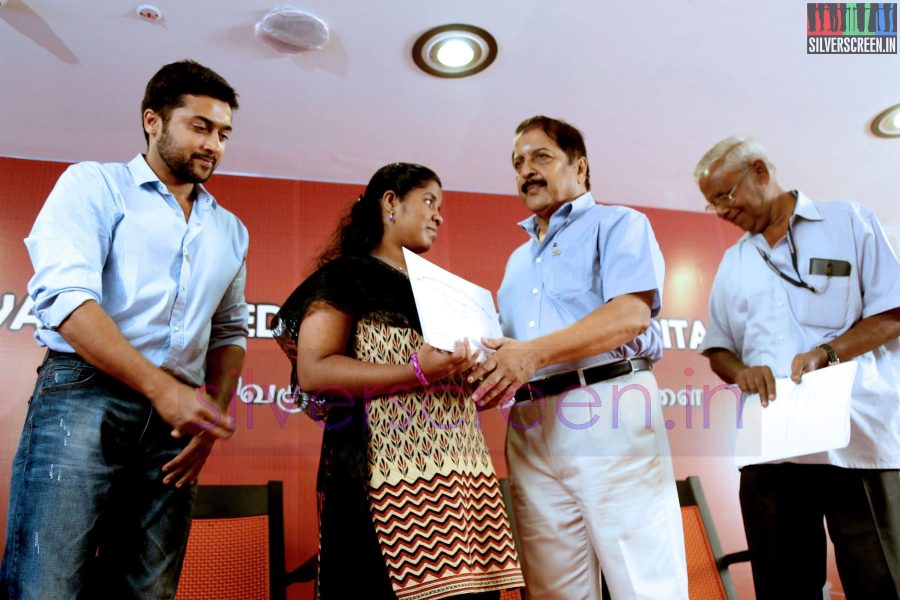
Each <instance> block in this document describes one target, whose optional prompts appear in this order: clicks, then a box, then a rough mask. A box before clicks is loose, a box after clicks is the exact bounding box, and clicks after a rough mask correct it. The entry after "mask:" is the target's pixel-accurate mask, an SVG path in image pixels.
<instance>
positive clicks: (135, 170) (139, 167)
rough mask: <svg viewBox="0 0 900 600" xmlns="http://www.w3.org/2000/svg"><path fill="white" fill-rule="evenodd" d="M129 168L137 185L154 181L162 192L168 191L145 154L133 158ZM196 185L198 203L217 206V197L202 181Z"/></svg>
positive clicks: (140, 185)
mask: <svg viewBox="0 0 900 600" xmlns="http://www.w3.org/2000/svg"><path fill="white" fill-rule="evenodd" d="M128 170H129V171H130V172H131V177H132V178H133V179H134V184H135V185H136V186H138V187H142V186H143V185H144V184H147V183H153V184H155V185H154V187H156V188H157V189H159V190H160V191H161V192H165V191H167V190H166V186H165V184H164V183H163V182H162V181H160V180H159V177H157V176H156V173H154V172H153V169H151V168H150V165H148V164H147V159H146V158H145V157H144V155H143V154H138V155H137V156H135V157H134V158H132V159H131V162H129V163H128ZM196 185H197V187H198V188H199V190H198V192H197V204H199V205H210V206H212V207H216V206H217V202H216V199H215V197H214V196H213V195H212V194H210V193H209V192H207V191H206V188H205V187H203V184H202V183H198V184H196Z"/></svg>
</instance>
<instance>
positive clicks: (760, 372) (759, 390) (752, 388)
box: [734, 366, 775, 406]
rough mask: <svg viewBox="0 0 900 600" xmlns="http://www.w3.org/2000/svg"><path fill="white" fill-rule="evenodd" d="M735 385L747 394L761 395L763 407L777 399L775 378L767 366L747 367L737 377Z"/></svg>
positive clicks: (760, 399)
mask: <svg viewBox="0 0 900 600" xmlns="http://www.w3.org/2000/svg"><path fill="white" fill-rule="evenodd" d="M734 383H735V384H736V385H737V386H738V387H739V388H741V391H742V392H745V393H747V394H759V401H760V403H761V404H762V405H763V406H768V405H769V402H771V401H772V400H774V399H775V377H774V376H773V375H772V369H770V368H769V367H766V366H761V367H747V368H746V369H743V370H741V371H739V372H738V374H737V375H735V378H734Z"/></svg>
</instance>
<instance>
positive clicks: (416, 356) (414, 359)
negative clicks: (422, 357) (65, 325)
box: [409, 352, 428, 386]
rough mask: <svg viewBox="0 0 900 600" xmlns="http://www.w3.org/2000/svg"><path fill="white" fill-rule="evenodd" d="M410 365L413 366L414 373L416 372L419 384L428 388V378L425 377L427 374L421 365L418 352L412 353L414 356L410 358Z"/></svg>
mask: <svg viewBox="0 0 900 600" xmlns="http://www.w3.org/2000/svg"><path fill="white" fill-rule="evenodd" d="M409 364H411V365H412V368H413V371H415V372H416V379H418V380H419V383H421V384H422V385H424V386H428V378H427V377H425V373H423V372H422V365H420V364H419V353H418V352H413V353H412V356H410V357H409Z"/></svg>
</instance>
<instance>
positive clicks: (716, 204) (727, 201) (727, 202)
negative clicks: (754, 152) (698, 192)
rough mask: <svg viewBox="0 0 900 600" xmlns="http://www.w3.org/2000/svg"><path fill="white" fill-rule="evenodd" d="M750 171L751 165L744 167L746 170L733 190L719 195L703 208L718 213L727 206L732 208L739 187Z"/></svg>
mask: <svg viewBox="0 0 900 600" xmlns="http://www.w3.org/2000/svg"><path fill="white" fill-rule="evenodd" d="M749 171H750V165H748V166H747V168H746V169H744V172H743V173H741V177H740V179H738V180H737V183H736V184H734V187H733V188H731V191H730V192H728V193H727V194H725V195H724V196H719V197H718V198H716V199H715V200H712V201H710V202H708V203H707V204H706V206H705V207H704V208H703V210H705V211H706V212H714V213H718V212H719V211H720V210H725V209H727V208H731V205H732V204H734V195H735V194H736V193H737V191H738V188H739V187H741V182H742V181H744V177H746V176H747V173H748V172H749Z"/></svg>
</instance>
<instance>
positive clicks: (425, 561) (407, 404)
mask: <svg viewBox="0 0 900 600" xmlns="http://www.w3.org/2000/svg"><path fill="white" fill-rule="evenodd" d="M442 201H443V199H442V194H441V183H440V180H439V179H438V176H437V175H436V174H435V173H434V172H433V171H431V170H430V169H428V168H426V167H423V166H421V165H413V164H407V163H394V164H390V165H387V166H385V167H382V168H381V169H379V170H378V172H376V173H375V175H373V177H372V179H371V181H370V182H369V184H368V186H367V187H366V191H365V193H364V194H363V195H362V196H360V198H359V200H357V202H355V203H354V205H353V208H352V210H351V211H350V214H349V215H347V216H346V217H345V218H344V219H343V221H342V222H341V225H340V227H339V228H338V230H337V232H336V234H335V238H334V241H333V243H332V245H331V246H330V248H329V249H328V250H327V251H326V252H325V253H324V254H323V256H322V257H320V266H319V269H318V270H317V271H316V272H315V273H313V274H312V275H311V276H310V277H309V278H307V279H306V280H305V281H304V282H303V283H301V284H300V286H299V287H298V288H297V289H296V290H295V291H294V293H293V294H291V296H290V297H289V298H288V300H287V301H286V302H285V304H284V306H283V307H282V308H281V310H280V311H279V313H278V315H277V317H276V319H275V321H274V328H275V337H276V339H277V340H278V341H279V343H280V344H281V345H282V348H283V349H284V350H285V352H286V353H287V354H288V358H290V359H291V362H292V364H293V366H294V370H293V373H292V379H293V382H292V383H293V385H294V387H295V389H296V390H298V395H299V397H300V400H299V401H300V402H301V403H302V404H303V405H305V407H306V410H307V412H308V414H310V416H312V417H313V418H314V419H317V420H321V421H323V422H324V435H323V440H322V456H321V459H320V463H319V475H318V481H317V492H318V499H319V540H320V544H319V575H318V586H317V589H318V593H319V598H321V599H324V600H347V599H352V598H366V599H386V600H387V599H391V600H393V599H395V598H396V599H400V600H425V599H438V598H450V597H453V598H457V599H459V598H468V597H471V598H473V599H477V600H490V599H492V598H497V597H499V591H498V590H501V589H505V588H514V587H520V586H522V585H523V579H522V574H521V570H520V568H519V565H518V562H517V557H516V553H515V547H514V543H513V539H512V535H511V533H510V529H509V523H508V521H507V518H506V513H505V510H504V506H503V500H502V496H501V494H500V488H499V485H498V483H497V478H496V475H495V473H494V469H493V465H492V463H491V458H490V454H489V452H488V449H487V446H486V444H485V441H484V437H483V436H482V433H481V429H480V428H479V425H478V420H477V412H476V407H475V405H474V403H472V402H471V401H470V400H469V399H468V398H469V395H470V393H471V390H470V389H469V388H468V386H467V384H466V383H465V378H464V375H463V374H464V373H465V372H467V371H468V370H469V369H471V367H472V366H473V365H474V363H475V359H476V356H475V355H473V354H472V353H471V352H470V351H469V347H468V343H467V342H466V341H465V340H462V341H461V342H460V343H459V344H458V345H457V349H456V351H454V352H452V353H449V352H443V351H440V350H437V349H436V348H433V347H431V346H429V345H428V344H425V343H424V342H423V340H422V336H421V326H420V324H419V319H418V315H417V313H416V306H415V301H414V299H413V295H412V288H411V287H410V284H409V279H408V277H407V275H406V270H405V268H406V263H405V261H404V258H403V253H402V248H403V247H406V248H408V249H409V250H411V251H413V252H416V253H421V252H425V251H427V250H428V249H429V248H430V247H431V245H432V244H433V243H434V240H435V238H436V237H437V232H438V228H439V227H440V226H441V223H442V222H443V217H442V216H441V214H440V210H441V203H442Z"/></svg>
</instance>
